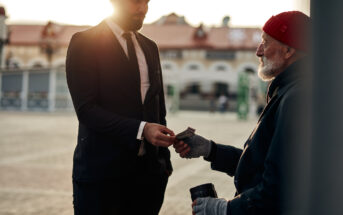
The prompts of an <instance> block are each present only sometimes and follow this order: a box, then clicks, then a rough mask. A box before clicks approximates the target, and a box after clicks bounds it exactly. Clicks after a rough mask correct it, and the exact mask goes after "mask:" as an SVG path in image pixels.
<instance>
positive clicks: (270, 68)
mask: <svg viewBox="0 0 343 215" xmlns="http://www.w3.org/2000/svg"><path fill="white" fill-rule="evenodd" d="M262 60H263V65H262V63H260V65H259V67H258V76H259V77H260V78H261V79H262V80H263V81H271V80H273V79H274V78H275V77H276V76H277V74H278V72H277V71H278V70H279V69H280V68H281V64H280V63H277V62H272V61H269V60H267V59H266V58H265V57H262Z"/></svg>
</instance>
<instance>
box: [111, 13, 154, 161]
mask: <svg viewBox="0 0 343 215" xmlns="http://www.w3.org/2000/svg"><path fill="white" fill-rule="evenodd" d="M105 21H106V23H107V25H108V26H109V27H110V29H111V30H112V32H113V34H114V35H115V37H116V38H117V40H118V41H119V43H120V45H121V47H122V48H123V50H124V52H125V54H126V56H127V57H128V50H127V44H126V39H125V38H124V37H123V34H124V33H125V31H124V30H123V29H122V28H121V27H120V26H119V25H117V24H116V23H115V22H114V21H113V19H112V18H111V17H109V18H107V19H106V20H105ZM130 34H131V37H132V42H133V45H134V47H135V51H136V55H137V61H138V66H139V73H140V81H141V99H142V103H144V99H145V96H146V93H147V92H148V89H149V87H150V81H149V73H148V65H147V62H146V59H145V55H144V52H143V50H142V48H141V46H140V45H139V43H138V41H137V38H136V36H135V34H134V33H133V32H130ZM145 124H146V122H144V121H142V122H141V123H140V125H139V129H138V133H137V139H139V140H142V134H143V129H144V126H145ZM144 154H145V148H144V142H142V143H141V146H140V148H139V152H138V155H140V156H142V155H144Z"/></svg>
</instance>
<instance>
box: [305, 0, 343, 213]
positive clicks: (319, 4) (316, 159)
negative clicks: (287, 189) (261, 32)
mask: <svg viewBox="0 0 343 215" xmlns="http://www.w3.org/2000/svg"><path fill="white" fill-rule="evenodd" d="M342 11H343V1H342V0H325V1H323V0H312V1H311V17H312V19H313V22H314V29H313V33H312V35H313V37H314V39H313V63H312V65H313V74H314V75H313V85H314V86H313V95H314V97H313V115H312V118H313V120H312V123H313V141H312V142H313V146H312V149H309V150H312V155H313V160H312V175H311V178H310V179H311V181H309V183H311V185H312V186H311V199H310V200H311V201H310V212H309V214H311V215H317V214H318V215H319V214H325V215H331V214H332V215H333V214H335V215H336V214H343V204H342V193H343V171H342V170H343V156H342V155H343V144H342V142H343V132H342V131H343V112H342V111H343V96H342V92H343V84H342V83H343V40H342V38H343V13H342Z"/></svg>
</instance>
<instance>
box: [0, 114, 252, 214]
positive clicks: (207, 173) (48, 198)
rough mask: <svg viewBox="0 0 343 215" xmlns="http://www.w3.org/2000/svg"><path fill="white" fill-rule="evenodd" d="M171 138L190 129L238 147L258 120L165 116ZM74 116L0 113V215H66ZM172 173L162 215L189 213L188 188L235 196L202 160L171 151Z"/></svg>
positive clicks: (226, 181)
mask: <svg viewBox="0 0 343 215" xmlns="http://www.w3.org/2000/svg"><path fill="white" fill-rule="evenodd" d="M167 120H168V127H169V128H171V129H173V130H174V132H175V133H177V132H180V131H182V130H183V129H185V128H187V126H191V127H194V128H196V130H197V131H196V132H197V133H198V134H201V135H203V136H205V137H207V138H210V139H213V140H215V141H216V142H218V143H223V144H230V145H234V146H237V147H242V145H243V144H244V141H245V139H246V138H247V137H248V135H249V134H250V132H251V131H252V129H253V127H254V125H255V123H256V121H257V119H251V120H248V121H244V122H243V121H238V120H237V119H236V116H235V115H234V114H232V113H230V114H224V115H223V114H219V113H216V114H209V113H205V112H179V113H177V114H174V115H169V116H168V119H167ZM76 133H77V120H76V117H75V115H74V114H73V113H35V112H30V113H23V112H0V215H14V214H16V215H19V214H20V215H71V214H73V206H72V185H71V170H72V155H73V150H74V147H75V144H76ZM171 151H172V162H173V165H174V173H173V175H172V176H171V177H170V179H169V183H168V187H167V191H166V195H165V201H164V204H163V207H162V209H161V213H160V214H161V215H184V214H191V206H190V205H191V200H190V194H189V188H190V187H193V186H196V185H199V184H202V183H207V182H212V183H213V184H214V185H215V187H216V190H217V193H218V196H220V197H223V198H227V199H230V198H231V197H232V196H233V194H234V190H235V189H234V185H233V182H232V181H233V180H232V178H231V177H229V176H227V175H226V174H223V173H220V172H215V171H211V170H210V165H209V163H208V162H206V161H204V160H203V159H200V158H199V159H191V160H186V159H181V158H180V157H179V156H178V155H177V154H176V153H175V152H174V150H173V148H171Z"/></svg>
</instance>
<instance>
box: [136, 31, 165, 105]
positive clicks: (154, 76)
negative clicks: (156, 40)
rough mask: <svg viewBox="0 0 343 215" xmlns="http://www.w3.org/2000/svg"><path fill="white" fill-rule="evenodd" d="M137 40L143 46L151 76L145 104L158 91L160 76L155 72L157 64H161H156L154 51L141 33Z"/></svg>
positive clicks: (137, 34)
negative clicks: (158, 78)
mask: <svg viewBox="0 0 343 215" xmlns="http://www.w3.org/2000/svg"><path fill="white" fill-rule="evenodd" d="M136 38H137V41H138V43H139V45H140V46H141V48H142V50H143V52H144V55H145V60H146V62H147V64H148V74H149V82H150V87H149V89H148V91H147V94H146V96H145V100H144V103H145V102H146V101H149V100H150V99H151V98H152V97H153V96H154V95H155V94H156V92H157V91H158V87H157V81H158V80H157V77H158V76H157V75H158V74H156V72H158V71H155V67H154V65H155V64H156V63H159V62H155V61H156V59H154V57H153V56H154V53H153V52H152V50H151V48H150V47H149V46H148V44H147V43H146V42H145V39H144V38H143V37H142V36H141V35H140V34H139V33H136Z"/></svg>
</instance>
